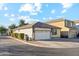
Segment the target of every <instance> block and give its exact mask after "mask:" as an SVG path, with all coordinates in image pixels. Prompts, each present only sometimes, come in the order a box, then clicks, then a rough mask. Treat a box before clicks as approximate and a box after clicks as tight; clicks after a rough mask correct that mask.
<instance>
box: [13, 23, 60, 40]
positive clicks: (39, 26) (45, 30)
mask: <svg viewBox="0 0 79 59" xmlns="http://www.w3.org/2000/svg"><path fill="white" fill-rule="evenodd" d="M60 29H61V28H59V27H56V26H51V25H48V24H46V23H42V22H37V23H34V24H28V25H24V26H21V27H18V28H15V29H14V30H13V32H14V33H24V34H25V35H27V36H28V37H29V38H30V39H31V40H44V39H45V40H48V39H51V37H52V35H53V36H54V37H60Z"/></svg>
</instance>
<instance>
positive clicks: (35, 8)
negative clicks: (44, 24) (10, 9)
mask: <svg viewBox="0 0 79 59" xmlns="http://www.w3.org/2000/svg"><path fill="white" fill-rule="evenodd" d="M41 7H42V6H41V4H40V3H34V4H33V3H28V4H23V5H22V6H21V7H20V9H19V12H22V11H27V12H29V13H30V15H37V14H38V13H39V12H41Z"/></svg>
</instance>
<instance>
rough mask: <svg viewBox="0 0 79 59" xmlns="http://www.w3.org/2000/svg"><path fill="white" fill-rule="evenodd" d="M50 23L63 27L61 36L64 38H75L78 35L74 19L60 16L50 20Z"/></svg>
mask: <svg viewBox="0 0 79 59" xmlns="http://www.w3.org/2000/svg"><path fill="white" fill-rule="evenodd" d="M48 24H49V25H52V26H56V27H60V28H61V37H64V38H74V37H76V36H77V28H76V27H75V23H74V22H73V21H70V20H67V19H64V18H60V19H55V20H51V21H49V22H48Z"/></svg>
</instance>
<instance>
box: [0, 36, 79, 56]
mask: <svg viewBox="0 0 79 59" xmlns="http://www.w3.org/2000/svg"><path fill="white" fill-rule="evenodd" d="M28 43H29V44H28ZM41 43H42V44H41ZM65 43H66V44H67V45H66V44H65ZM32 44H34V45H32ZM38 44H39V45H41V46H46V47H41V46H40V47H39V46H35V45H38ZM62 44H64V45H62ZM48 45H49V46H50V45H52V48H51V46H50V47H48ZM53 45H58V46H59V47H58V46H57V47H58V48H57V47H56V46H55V47H54V46H53ZM68 45H72V46H73V47H71V48H69V46H68ZM78 45H79V44H78V42H55V41H54V42H53V41H52V42H50V41H29V42H26V44H25V43H23V42H20V41H18V40H14V38H10V37H8V36H1V37H0V55H2V56H79V47H78ZM60 46H62V47H60ZM74 46H76V47H74ZM63 47H64V48H63ZM65 47H66V48H65ZM67 47H68V48H67Z"/></svg>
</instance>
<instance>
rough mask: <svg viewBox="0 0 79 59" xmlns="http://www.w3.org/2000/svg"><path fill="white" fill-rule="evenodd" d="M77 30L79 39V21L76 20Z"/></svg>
mask: <svg viewBox="0 0 79 59" xmlns="http://www.w3.org/2000/svg"><path fill="white" fill-rule="evenodd" d="M74 22H75V24H76V28H77V37H79V20H74Z"/></svg>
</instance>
